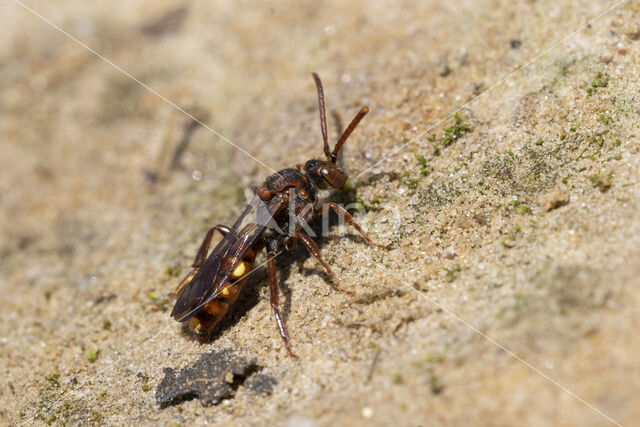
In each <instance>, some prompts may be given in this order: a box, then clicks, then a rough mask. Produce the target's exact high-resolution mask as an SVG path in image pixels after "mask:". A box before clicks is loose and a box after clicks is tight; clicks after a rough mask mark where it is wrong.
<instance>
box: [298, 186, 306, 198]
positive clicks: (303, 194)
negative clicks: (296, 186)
mask: <svg viewBox="0 0 640 427" xmlns="http://www.w3.org/2000/svg"><path fill="white" fill-rule="evenodd" d="M298 194H300V195H301V196H302V197H303V198H305V199H306V198H307V196H308V194H307V190H305V189H304V188H303V189H301V190H300V191H298Z"/></svg>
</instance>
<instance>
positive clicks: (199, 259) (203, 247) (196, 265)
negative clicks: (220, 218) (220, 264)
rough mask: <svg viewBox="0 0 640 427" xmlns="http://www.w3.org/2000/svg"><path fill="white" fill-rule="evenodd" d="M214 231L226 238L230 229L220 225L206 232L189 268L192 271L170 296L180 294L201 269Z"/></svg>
mask: <svg viewBox="0 0 640 427" xmlns="http://www.w3.org/2000/svg"><path fill="white" fill-rule="evenodd" d="M216 230H218V231H219V232H220V234H222V235H223V236H226V235H227V233H228V232H229V231H230V228H229V227H227V226H226V225H222V224H218V225H216V226H215V227H211V229H210V230H209V231H208V232H207V235H206V236H204V240H202V243H201V244H200V249H198V253H197V254H196V259H195V260H194V261H193V264H191V267H193V270H191V271H190V272H189V274H187V275H186V276H185V278H184V279H182V281H181V282H180V284H179V285H178V286H177V287H176V289H175V291H173V293H172V294H171V296H175V295H180V292H182V290H183V289H184V287H185V286H187V284H188V283H189V282H191V279H193V276H195V275H196V273H197V272H198V270H200V267H202V264H204V262H205V261H206V259H207V255H208V254H209V245H210V244H211V239H212V238H213V233H215V231H216Z"/></svg>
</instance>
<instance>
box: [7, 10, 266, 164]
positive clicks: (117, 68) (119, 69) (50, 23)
mask: <svg viewBox="0 0 640 427" xmlns="http://www.w3.org/2000/svg"><path fill="white" fill-rule="evenodd" d="M13 1H14V2H15V3H16V4H18V5H19V6H22V7H23V8H24V9H25V10H27V11H29V12H31V13H32V14H33V15H35V16H37V17H38V18H40V19H41V20H42V21H44V22H46V23H47V24H49V25H50V26H52V27H53V28H55V29H56V30H58V31H59V32H61V33H62V34H64V35H65V36H67V37H69V38H70V39H71V40H73V41H74V42H76V43H77V44H79V45H80V46H82V47H84V48H85V49H87V50H88V51H89V52H91V53H93V54H94V55H95V56H97V57H98V58H100V59H102V60H103V61H104V62H106V63H107V64H109V65H111V66H112V67H113V68H115V69H116V70H118V71H120V72H121V73H122V74H124V75H125V76H127V77H129V78H130V79H132V80H134V81H135V82H136V83H138V84H139V85H140V86H142V87H143V88H145V89H146V90H148V91H149V92H151V93H153V94H154V95H156V96H157V97H159V98H160V99H162V100H163V101H164V102H166V103H167V104H169V105H171V106H172V107H173V108H175V109H176V110H178V111H180V112H181V113H182V114H184V115H185V116H187V117H189V118H190V119H191V120H193V121H195V122H196V123H198V124H199V125H200V126H202V127H204V128H205V129H207V130H208V131H209V132H211V133H213V134H214V135H216V136H217V137H218V138H220V139H222V140H223V141H225V142H227V143H228V144H230V145H231V146H232V147H234V148H235V149H237V150H238V151H240V152H242V153H243V154H245V155H246V156H249V157H251V158H252V159H253V160H255V161H256V162H258V163H260V164H261V165H262V166H264V167H265V168H267V169H269V170H270V171H271V172H273V173H276V174H277V173H278V172H277V171H276V170H275V169H272V168H271V167H269V166H268V165H267V164H266V163H264V162H263V161H261V160H259V159H257V158H256V157H254V156H253V155H251V154H250V153H249V152H247V151H246V150H245V149H243V148H242V147H240V146H239V145H237V144H235V143H233V142H232V141H231V140H230V139H228V138H227V137H225V136H224V135H222V134H221V133H219V132H218V131H216V130H214V129H213V128H211V127H210V126H208V125H206V124H204V123H203V122H202V121H201V120H199V119H198V118H196V117H194V116H193V115H192V114H190V113H188V112H187V111H185V110H184V109H182V108H180V107H179V106H178V105H176V104H175V103H174V102H173V101H171V100H169V99H168V98H167V97H165V96H164V95H161V94H160V93H158V92H156V91H155V90H154V89H152V88H151V87H150V86H149V85H147V84H146V83H143V82H141V81H140V80H138V79H137V78H135V77H134V76H133V75H131V74H130V73H129V72H127V71H125V70H124V69H123V68H122V67H120V66H118V65H116V64H114V63H113V62H111V61H110V60H109V59H107V58H106V57H105V56H103V55H101V54H99V53H98V52H96V51H95V50H93V49H92V48H90V47H89V46H87V45H86V44H84V43H83V42H81V41H80V40H78V39H77V38H75V37H74V36H72V35H71V34H69V33H67V32H66V31H65V30H63V29H62V28H60V27H59V26H58V25H56V24H54V23H53V22H51V21H50V20H48V19H47V18H45V17H44V16H42V15H40V14H39V13H38V12H36V11H35V10H33V9H31V8H30V7H29V6H27V5H26V4H24V3H23V2H21V1H20V0H13Z"/></svg>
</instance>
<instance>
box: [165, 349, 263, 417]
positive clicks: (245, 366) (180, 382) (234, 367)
mask: <svg viewBox="0 0 640 427" xmlns="http://www.w3.org/2000/svg"><path fill="white" fill-rule="evenodd" d="M258 368H259V366H258V365H257V364H256V361H255V359H251V360H248V359H246V358H244V357H241V356H237V355H236V353H235V352H233V351H231V350H214V351H211V352H208V353H203V354H202V355H201V356H200V358H199V359H198V360H197V361H196V362H195V363H194V364H193V365H191V366H188V367H186V368H184V369H172V368H164V378H163V379H162V381H161V382H160V384H159V385H158V389H157V390H156V401H157V402H158V404H159V405H160V407H161V408H164V407H167V406H169V405H176V404H178V403H181V402H184V401H185V400H190V399H194V398H198V399H199V400H200V402H201V403H202V404H203V405H205V406H207V405H215V404H216V403H218V402H220V401H221V400H222V399H224V398H226V397H229V396H231V395H232V394H233V393H234V392H235V390H236V389H237V388H238V387H239V386H240V384H242V383H244V382H245V380H246V379H247V377H249V376H250V375H251V374H253V373H254V372H256V371H257V370H258ZM229 374H232V378H231V375H229ZM230 379H231V381H229V380H230ZM258 383H260V381H258ZM263 383H264V384H266V381H263ZM261 387H262V386H261ZM263 389H266V385H265V386H264V387H263Z"/></svg>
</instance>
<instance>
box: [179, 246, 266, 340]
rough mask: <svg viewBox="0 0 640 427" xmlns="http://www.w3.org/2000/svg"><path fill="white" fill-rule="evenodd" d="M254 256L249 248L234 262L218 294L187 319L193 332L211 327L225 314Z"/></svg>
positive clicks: (244, 278)
mask: <svg viewBox="0 0 640 427" xmlns="http://www.w3.org/2000/svg"><path fill="white" fill-rule="evenodd" d="M255 257H256V253H255V251H254V250H253V249H249V250H248V251H247V252H246V253H245V255H244V257H243V258H242V261H240V262H237V263H235V264H236V265H235V267H234V268H233V271H232V272H231V273H230V274H229V278H228V280H227V282H226V283H225V284H224V285H223V287H222V289H221V290H220V292H219V293H218V295H217V296H216V297H215V298H214V299H212V300H211V301H210V302H208V303H207V305H205V306H204V307H203V308H202V310H201V311H200V312H199V313H198V314H196V315H194V316H193V317H192V318H191V319H189V326H190V327H191V329H192V330H193V331H194V332H196V333H204V332H207V331H209V330H211V329H213V327H214V326H216V325H217V324H218V322H220V321H221V320H222V318H223V317H224V316H225V314H227V312H228V311H229V308H231V306H232V305H233V303H234V302H235V301H236V299H237V298H238V295H239V294H240V291H241V290H242V286H243V285H244V283H245V281H246V279H247V275H248V274H249V272H250V271H251V268H252V266H253V261H254V259H255Z"/></svg>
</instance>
